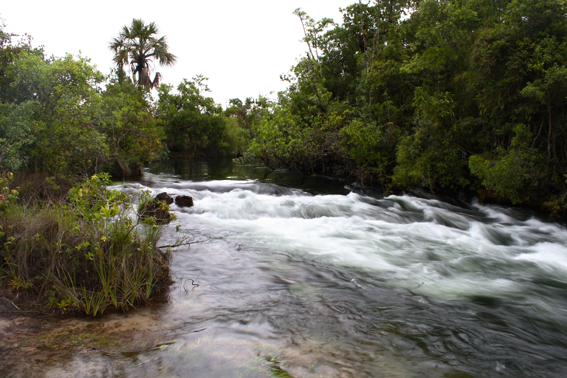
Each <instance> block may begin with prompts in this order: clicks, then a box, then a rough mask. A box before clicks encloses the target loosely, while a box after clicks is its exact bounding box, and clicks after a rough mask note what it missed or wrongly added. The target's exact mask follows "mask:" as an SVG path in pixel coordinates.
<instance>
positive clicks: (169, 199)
mask: <svg viewBox="0 0 567 378" xmlns="http://www.w3.org/2000/svg"><path fill="white" fill-rule="evenodd" d="M155 199H156V200H158V201H162V202H165V203H167V204H168V205H171V204H172V203H173V197H171V196H170V195H169V194H167V193H166V192H163V193H160V194H158V195H157V196H156V198H155Z"/></svg>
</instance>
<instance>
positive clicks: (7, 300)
mask: <svg viewBox="0 0 567 378" xmlns="http://www.w3.org/2000/svg"><path fill="white" fill-rule="evenodd" d="M0 299H3V300H4V301H6V302H8V303H9V304H11V305H12V306H14V307H15V308H16V310H18V311H21V310H20V308H19V307H18V306H16V305H15V304H14V302H12V301H11V300H9V299H8V298H4V297H2V298H0ZM4 312H6V311H4Z"/></svg>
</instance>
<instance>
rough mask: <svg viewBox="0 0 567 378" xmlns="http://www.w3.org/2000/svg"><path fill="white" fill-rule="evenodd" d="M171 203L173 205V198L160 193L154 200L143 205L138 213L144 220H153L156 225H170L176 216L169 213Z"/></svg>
mask: <svg viewBox="0 0 567 378" xmlns="http://www.w3.org/2000/svg"><path fill="white" fill-rule="evenodd" d="M171 203H173V198H171V197H170V196H169V195H168V194H167V193H160V194H158V195H157V196H156V197H155V198H153V199H152V200H150V201H148V202H146V203H144V204H141V205H140V207H139V208H138V213H139V214H140V218H142V219H143V220H149V219H152V218H153V220H154V221H155V223H156V224H164V223H169V222H171V221H172V220H173V219H174V216H173V215H172V214H171V213H170V212H169V205H170V204H171Z"/></svg>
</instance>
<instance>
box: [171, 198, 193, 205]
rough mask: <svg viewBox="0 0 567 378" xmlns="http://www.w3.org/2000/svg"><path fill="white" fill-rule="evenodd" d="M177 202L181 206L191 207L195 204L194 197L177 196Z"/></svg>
mask: <svg viewBox="0 0 567 378" xmlns="http://www.w3.org/2000/svg"><path fill="white" fill-rule="evenodd" d="M175 204H176V205H177V206H179V207H191V206H193V197H189V196H177V197H175Z"/></svg>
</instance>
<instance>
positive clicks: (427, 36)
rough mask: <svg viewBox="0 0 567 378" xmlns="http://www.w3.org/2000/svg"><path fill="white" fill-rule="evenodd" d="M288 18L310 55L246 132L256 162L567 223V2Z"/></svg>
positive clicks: (365, 6)
mask: <svg viewBox="0 0 567 378" xmlns="http://www.w3.org/2000/svg"><path fill="white" fill-rule="evenodd" d="M296 15H297V16H298V17H299V18H300V19H301V22H302V23H303V25H304V29H305V42H306V43H307V45H308V50H309V52H308V53H307V56H306V57H304V58H303V59H301V60H300V61H299V63H298V64H297V65H296V66H295V67H293V69H292V70H291V73H290V74H289V75H287V76H285V77H284V79H285V80H287V81H288V82H289V88H288V90H286V91H285V92H283V93H280V95H279V99H278V101H277V103H276V104H273V105H272V106H271V107H270V108H269V109H268V111H265V112H264V114H263V116H262V117H261V118H260V119H259V120H258V121H257V122H256V123H255V124H254V127H253V130H252V132H253V136H254V140H253V141H252V145H251V147H250V151H251V152H250V153H251V155H252V156H255V157H257V158H259V159H261V160H262V161H263V162H264V164H266V165H267V166H271V167H285V168H289V169H296V170H300V171H302V172H304V173H307V174H321V173H334V174H337V173H338V174H346V175H352V176H356V177H358V179H359V181H360V182H362V183H365V184H374V185H376V184H380V185H382V186H383V187H384V188H386V189H391V190H400V189H402V190H405V189H410V188H413V187H416V186H422V187H424V188H426V189H428V190H430V191H434V192H435V191H439V190H447V189H448V190H456V189H469V190H476V191H478V192H479V193H480V194H481V197H486V196H489V197H492V198H494V199H499V200H508V201H511V202H512V203H514V204H522V203H525V204H530V205H537V206H541V205H543V204H545V206H547V207H548V210H550V211H551V212H555V213H556V214H565V210H566V207H565V205H566V201H567V187H566V185H565V174H566V173H567V118H566V112H565V110H566V106H567V98H566V97H567V68H566V65H565V62H566V61H567V59H566V58H567V39H566V37H567V22H566V20H567V18H566V16H567V2H565V1H564V0H513V1H509V0H501V1H494V0H490V1H487V0H451V1H436V0H424V1H406V0H380V1H367V2H358V3H355V4H353V5H351V6H349V7H347V8H346V9H344V10H343V24H342V25H340V26H339V25H337V24H335V23H333V22H332V21H331V20H329V19H323V20H321V21H318V22H315V21H314V20H312V19H310V18H309V17H308V16H307V15H306V14H305V13H303V12H301V11H300V10H297V11H296Z"/></svg>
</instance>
